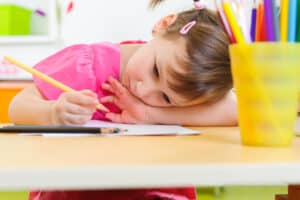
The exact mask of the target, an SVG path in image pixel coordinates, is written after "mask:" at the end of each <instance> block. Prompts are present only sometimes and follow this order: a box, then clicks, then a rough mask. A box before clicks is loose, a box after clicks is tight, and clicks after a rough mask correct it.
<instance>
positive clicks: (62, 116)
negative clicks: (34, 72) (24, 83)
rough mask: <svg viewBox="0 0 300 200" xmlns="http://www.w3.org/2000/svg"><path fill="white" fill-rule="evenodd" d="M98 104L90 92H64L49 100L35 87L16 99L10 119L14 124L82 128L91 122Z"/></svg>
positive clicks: (11, 109) (10, 111) (26, 90)
mask: <svg viewBox="0 0 300 200" xmlns="http://www.w3.org/2000/svg"><path fill="white" fill-rule="evenodd" d="M97 104H98V99H97V94H95V93H93V92H92V91H90V90H82V91H78V92H64V93H62V94H61V95H60V96H59V97H58V99H57V100H55V101H50V100H46V99H44V97H43V96H42V94H41V93H40V91H39V90H38V88H37V87H36V86H34V85H32V86H29V87H27V88H25V89H24V90H23V91H21V92H20V93H19V94H18V95H17V96H15V97H14V99H13V100H12V102H11V103H10V106H9V116H10V119H11V121H12V122H13V123H15V124H31V125H34V124H36V125H80V124H84V123H86V122H87V121H88V120H90V119H91V117H92V115H93V113H94V112H95V109H96V105H97Z"/></svg>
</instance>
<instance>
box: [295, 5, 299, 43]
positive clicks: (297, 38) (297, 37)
mask: <svg viewBox="0 0 300 200" xmlns="http://www.w3.org/2000/svg"><path fill="white" fill-rule="evenodd" d="M297 3H298V6H297V7H298V9H297V36H296V40H297V42H300V0H298V2H297Z"/></svg>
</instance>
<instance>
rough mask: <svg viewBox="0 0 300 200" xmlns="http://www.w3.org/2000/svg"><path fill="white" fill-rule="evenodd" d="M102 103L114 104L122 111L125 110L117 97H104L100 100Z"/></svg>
mask: <svg viewBox="0 0 300 200" xmlns="http://www.w3.org/2000/svg"><path fill="white" fill-rule="evenodd" d="M100 102H101V103H113V104H115V105H116V106H118V107H119V108H120V109H123V106H122V104H121V102H120V101H119V99H118V98H117V97H115V96H105V97H102V98H101V99H100Z"/></svg>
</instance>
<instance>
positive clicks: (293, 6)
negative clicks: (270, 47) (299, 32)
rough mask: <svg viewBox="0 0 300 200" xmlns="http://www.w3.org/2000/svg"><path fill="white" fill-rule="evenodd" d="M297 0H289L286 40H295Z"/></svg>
mask: <svg viewBox="0 0 300 200" xmlns="http://www.w3.org/2000/svg"><path fill="white" fill-rule="evenodd" d="M296 26H297V0H289V19H288V41H289V42H295V41H296Z"/></svg>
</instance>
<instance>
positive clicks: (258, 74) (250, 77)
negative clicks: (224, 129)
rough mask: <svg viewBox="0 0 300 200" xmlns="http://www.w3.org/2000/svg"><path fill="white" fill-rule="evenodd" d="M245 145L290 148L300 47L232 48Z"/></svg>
mask: <svg viewBox="0 0 300 200" xmlns="http://www.w3.org/2000/svg"><path fill="white" fill-rule="evenodd" d="M229 49H230V58H231V70H232V75H233V82H234V87H235V91H236V95H237V99H238V115H239V116H238V117H239V126H240V132H241V139H242V144H244V145H251V146H289V145H290V144H291V143H292V140H293V137H294V134H295V133H294V127H295V122H296V118H297V107H298V99H299V89H300V87H299V86H300V44H290V43H254V44H236V45H231V46H230V47H229Z"/></svg>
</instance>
